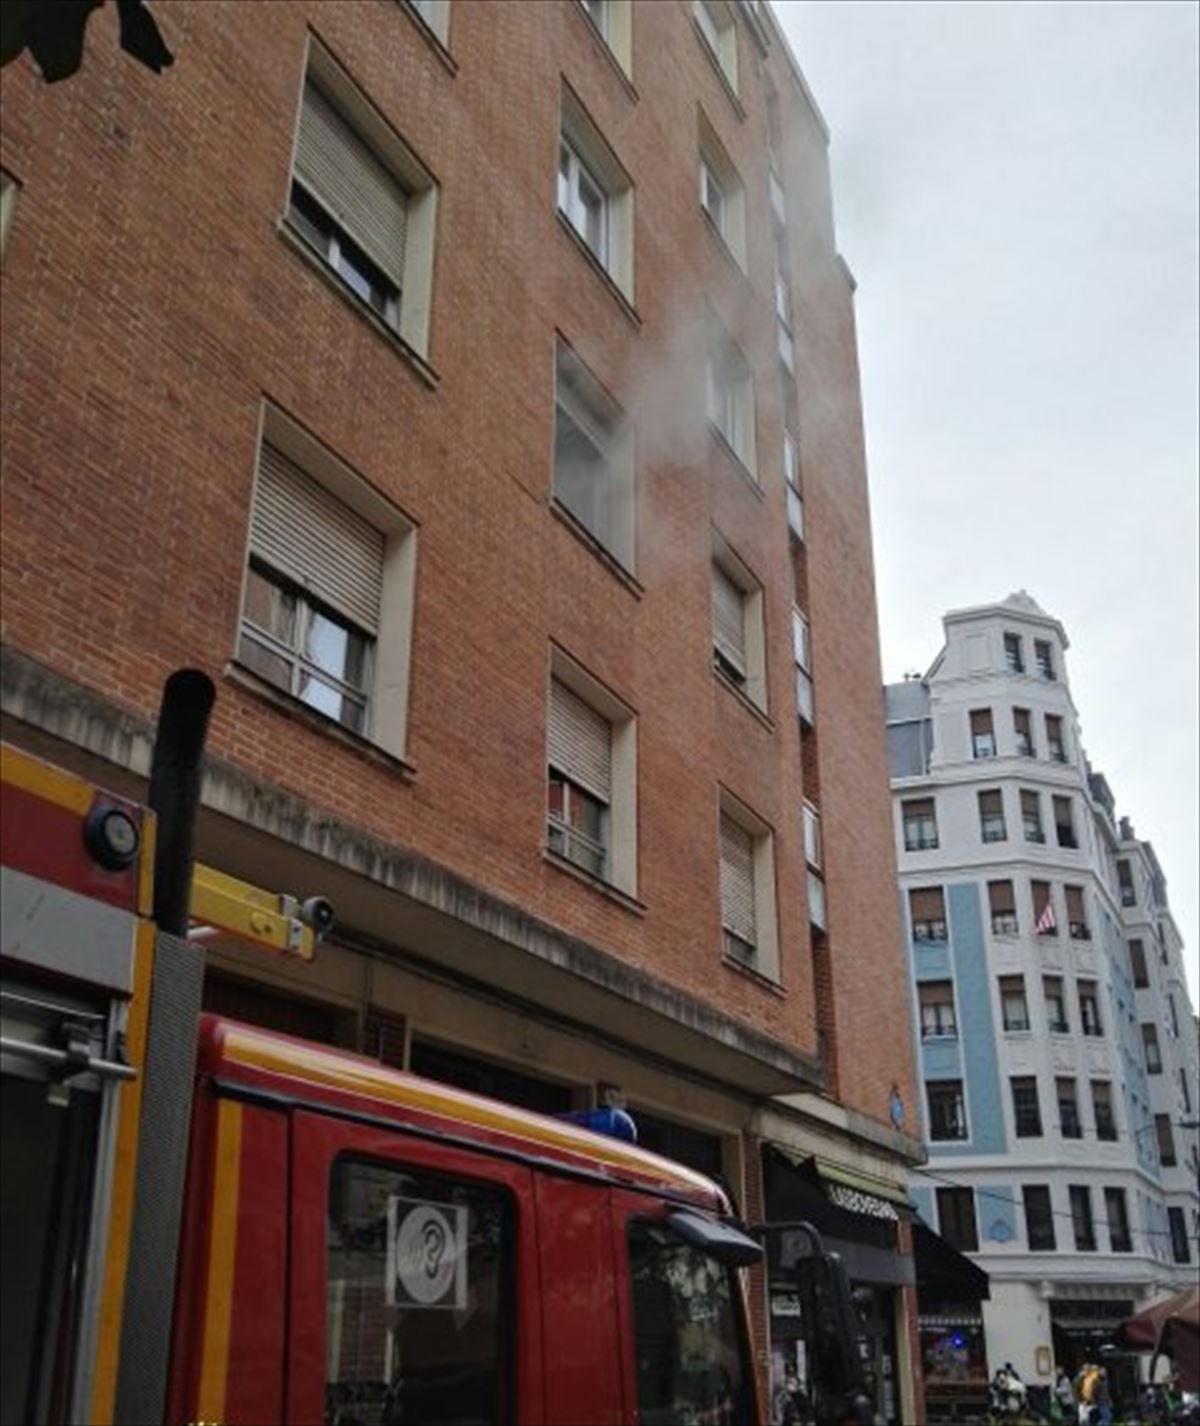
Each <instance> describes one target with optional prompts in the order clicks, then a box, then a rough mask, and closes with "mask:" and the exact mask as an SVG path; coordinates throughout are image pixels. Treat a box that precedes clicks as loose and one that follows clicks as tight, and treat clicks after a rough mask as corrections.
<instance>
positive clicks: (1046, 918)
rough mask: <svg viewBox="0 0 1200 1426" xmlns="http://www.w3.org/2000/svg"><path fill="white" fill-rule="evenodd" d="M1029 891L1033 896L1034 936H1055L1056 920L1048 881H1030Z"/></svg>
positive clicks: (1056, 932) (1056, 929)
mask: <svg viewBox="0 0 1200 1426" xmlns="http://www.w3.org/2000/svg"><path fill="white" fill-rule="evenodd" d="M1029 891H1030V894H1031V896H1032V897H1033V932H1034V935H1035V936H1057V935H1058V921H1057V919H1056V918H1055V915H1054V899H1053V897H1052V896H1051V894H1050V883H1049V882H1048V881H1031V882H1030V883H1029Z"/></svg>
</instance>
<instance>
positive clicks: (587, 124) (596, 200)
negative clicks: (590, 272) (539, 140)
mask: <svg viewBox="0 0 1200 1426" xmlns="http://www.w3.org/2000/svg"><path fill="white" fill-rule="evenodd" d="M633 198H634V191H633V182H632V180H631V179H630V177H629V175H628V174H627V173H626V172H625V170H624V168H623V167H622V166H621V163H620V160H619V159H618V158H617V156H616V154H615V153H614V152H613V150H612V148H611V147H610V146H609V144H608V142H607V140H606V139H605V138H604V136H603V135H602V134H601V133H600V130H599V129H598V128H597V127H596V125H595V123H594V122H593V121H592V118H591V116H590V115H589V114H588V112H587V110H586V109H585V108H584V107H583V105H582V103H580V101H579V99H578V98H577V97H576V95H575V93H574V92H573V91H572V90H571V89H569V88H568V87H567V86H566V85H564V86H563V90H562V108H561V114H560V129H559V140H558V211H559V213H560V215H561V216H562V219H563V221H564V222H565V223H566V224H567V226H568V228H569V229H570V230H571V231H572V232H573V233H574V234H575V236H576V237H577V238H578V239H579V241H580V242H581V243H582V244H583V246H584V247H585V248H586V249H587V250H588V252H590V253H591V255H592V257H593V258H595V260H596V262H597V263H598V264H599V265H600V267H601V268H603V269H604V271H605V272H606V273H607V274H608V276H609V277H610V278H611V279H612V281H613V283H614V284H615V285H616V287H617V289H618V291H619V292H620V293H621V295H622V296H623V297H624V298H625V300H626V301H627V302H632V301H633V254H634V244H633Z"/></svg>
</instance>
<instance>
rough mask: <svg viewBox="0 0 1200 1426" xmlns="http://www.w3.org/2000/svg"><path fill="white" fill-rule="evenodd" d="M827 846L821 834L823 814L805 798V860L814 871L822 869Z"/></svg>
mask: <svg viewBox="0 0 1200 1426" xmlns="http://www.w3.org/2000/svg"><path fill="white" fill-rule="evenodd" d="M824 856H825V846H824V839H823V837H822V834H821V814H820V812H819V811H818V809H817V808H816V806H815V805H814V804H813V803H811V802H809V801H808V800H807V799H805V802H804V860H805V861H806V862H807V863H808V865H809V866H810V867H812V869H813V870H814V871H820V870H821V868H822V866H823V864H824Z"/></svg>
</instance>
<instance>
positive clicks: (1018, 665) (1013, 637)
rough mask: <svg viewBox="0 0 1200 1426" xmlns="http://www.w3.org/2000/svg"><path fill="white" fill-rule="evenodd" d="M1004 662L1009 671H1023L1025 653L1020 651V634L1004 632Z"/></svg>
mask: <svg viewBox="0 0 1200 1426" xmlns="http://www.w3.org/2000/svg"><path fill="white" fill-rule="evenodd" d="M1004 664H1005V667H1006V668H1007V669H1008V671H1009V673H1024V672H1025V655H1024V653H1022V651H1021V636H1020V634H1005V636H1004Z"/></svg>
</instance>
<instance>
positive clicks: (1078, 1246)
mask: <svg viewBox="0 0 1200 1426" xmlns="http://www.w3.org/2000/svg"><path fill="white" fill-rule="evenodd" d="M1068 1192H1069V1194H1070V1197H1071V1224H1072V1227H1073V1229H1074V1232H1075V1251H1076V1252H1079V1253H1094V1252H1095V1251H1096V1224H1095V1221H1094V1220H1093V1218H1092V1190H1091V1189H1090V1188H1089V1187H1088V1186H1087V1184H1085V1183H1073V1184H1071V1186H1070V1188H1069V1189H1068Z"/></svg>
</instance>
